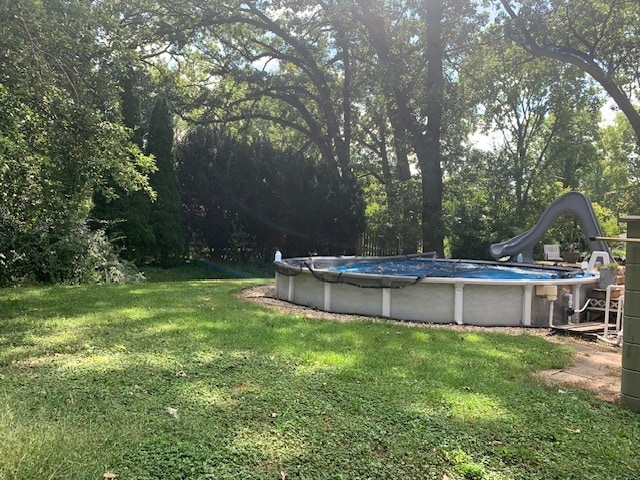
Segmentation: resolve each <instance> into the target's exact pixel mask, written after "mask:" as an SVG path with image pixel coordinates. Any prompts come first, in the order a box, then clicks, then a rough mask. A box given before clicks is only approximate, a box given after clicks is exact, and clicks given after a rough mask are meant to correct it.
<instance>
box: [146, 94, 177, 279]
mask: <svg viewBox="0 0 640 480" xmlns="http://www.w3.org/2000/svg"><path fill="white" fill-rule="evenodd" d="M173 135H174V134H173V118H172V113H171V111H170V110H169V105H168V103H167V100H166V98H159V99H157V100H156V103H155V105H154V108H153V111H152V112H151V119H150V121H149V131H148V134H147V146H146V147H147V148H146V149H147V153H148V154H151V155H153V156H154V157H155V159H156V166H157V171H156V172H154V173H152V174H151V176H150V179H149V180H150V183H151V186H152V187H153V189H154V190H155V192H156V199H155V202H154V203H153V204H152V206H151V216H150V218H149V224H150V227H151V228H152V230H153V234H154V237H155V240H156V242H155V245H154V250H155V251H154V254H155V255H154V258H155V260H156V262H157V263H158V264H159V265H160V266H161V267H165V268H168V267H174V266H176V265H178V264H179V263H180V262H182V261H183V258H184V255H185V252H186V235H185V231H184V227H183V226H182V215H181V213H182V205H181V202H180V192H179V190H178V178H177V176H176V170H175V164H174V159H173Z"/></svg>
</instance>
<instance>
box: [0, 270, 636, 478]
mask: <svg viewBox="0 0 640 480" xmlns="http://www.w3.org/2000/svg"><path fill="white" fill-rule="evenodd" d="M256 282H258V280H199V281H188V280H187V281H176V282H164V283H162V282H160V283H146V284H140V285H129V286H83V287H55V288H18V289H5V290H0V452H1V455H0V479H1V480H5V479H7V480H8V479H25V480H26V479H29V480H41V479H97V480H99V479H101V478H103V474H104V473H105V472H112V473H114V474H117V478H118V479H119V480H125V479H139V480H142V479H145V480H146V479H252V478H254V479H274V480H282V479H283V478H285V476H286V478H287V479H289V480H293V479H302V478H305V479H324V478H326V479H340V478H344V479H365V478H372V479H389V478H394V479H430V478H433V479H438V480H442V479H444V478H448V479H450V480H453V479H462V478H467V479H527V480H530V479H562V480H566V479H599V480H600V479H631V478H640V455H638V451H640V415H638V414H634V413H631V412H628V411H625V410H623V409H621V408H619V407H616V406H613V405H610V404H607V403H604V402H601V401H599V400H597V399H596V398H595V397H594V396H592V395H591V394H589V393H586V392H583V391H580V390H575V391H574V390H569V391H567V392H565V393H563V392H561V391H559V390H558V389H557V388H553V387H546V386H543V385H541V384H539V383H538V382H537V381H535V380H534V378H533V373H534V372H535V371H536V370H539V369H542V368H551V367H560V366H563V365H567V364H568V363H569V362H570V361H571V360H570V359H571V351H570V350H568V349H567V348H566V347H563V346H561V345H558V344H555V343H548V342H546V341H545V340H544V339H543V338H540V337H536V336H528V335H525V336H518V337H513V336H508V335H503V334H499V333H495V332H488V333H470V332H464V333H461V332H460V331H453V330H449V329H445V328H434V329H427V328H412V327H411V326H399V325H397V324H384V323H378V322H373V321H362V322H352V323H332V322H329V321H319V320H308V319H304V318H301V317H292V316H286V315H283V314H279V313H275V312H273V311H269V310H265V309H263V308H260V307H258V306H256V305H254V304H251V303H246V302H244V301H242V300H241V299H239V298H237V296H236V293H237V292H238V291H239V290H240V289H241V288H242V287H245V286H249V285H252V284H255V283H256Z"/></svg>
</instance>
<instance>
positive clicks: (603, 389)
mask: <svg viewBox="0 0 640 480" xmlns="http://www.w3.org/2000/svg"><path fill="white" fill-rule="evenodd" d="M241 296H242V297H243V298H245V299H247V300H249V301H252V302H255V303H258V304H260V305H264V306H266V307H269V308H273V309H274V310H277V311H279V312H281V313H286V314H288V315H297V316H302V317H304V318H316V319H326V320H333V321H336V322H349V321H361V320H362V319H364V318H367V319H370V318H371V317H363V316H360V315H346V314H340V313H329V312H323V311H321V310H317V309H315V308H310V307H304V306H301V305H295V304H293V303H289V302H285V301H283V300H279V299H277V298H276V297H275V287H274V286H273V285H261V286H258V287H251V288H246V289H244V290H243V291H242V293H241ZM375 320H377V321H380V322H387V323H388V322H391V323H401V324H404V325H407V323H408V322H398V321H394V320H387V319H375ZM411 325H413V326H415V327H416V328H448V329H454V330H460V331H487V330H489V329H491V330H494V331H500V332H502V333H507V334H509V335H521V334H524V333H525V332H526V333H527V334H528V335H539V336H541V337H545V338H546V339H547V340H548V341H550V342H558V343H561V344H563V345H568V346H569V347H571V348H573V349H574V350H575V351H576V354H575V357H574V363H573V365H572V366H570V367H568V368H564V369H560V370H542V371H540V372H538V373H537V374H536V376H537V377H538V378H540V379H541V380H542V381H544V382H545V383H548V384H551V385H557V386H558V389H559V390H562V389H564V388H566V389H569V388H580V389H583V390H588V391H591V392H594V393H595V394H596V395H597V397H598V398H600V399H601V400H604V401H607V402H613V403H617V402H618V400H619V397H620V375H621V370H622V349H621V348H619V347H613V346H610V345H606V344H603V343H596V342H590V341H586V340H582V339H578V338H574V337H569V336H565V335H553V336H550V335H549V330H547V329H545V328H533V329H532V328H520V327H478V326H473V325H451V324H447V325H439V324H416V323H412V324H411Z"/></svg>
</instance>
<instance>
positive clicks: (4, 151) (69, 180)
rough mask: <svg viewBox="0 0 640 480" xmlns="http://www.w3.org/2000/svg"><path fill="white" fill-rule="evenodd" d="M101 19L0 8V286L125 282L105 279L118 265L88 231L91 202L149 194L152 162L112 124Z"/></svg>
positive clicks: (72, 10) (53, 9)
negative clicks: (95, 197) (118, 194)
mask: <svg viewBox="0 0 640 480" xmlns="http://www.w3.org/2000/svg"><path fill="white" fill-rule="evenodd" d="M102 20H104V18H102V17H101V15H100V12H99V9H98V8H97V7H96V6H95V5H93V4H86V3H82V4H81V3H77V2H75V3H74V2H71V3H68V2H67V3H65V2H62V3H59V2H39V1H32V0H16V1H11V2H3V3H2V4H0V31H2V35H0V52H2V53H0V186H1V187H2V188H0V218H1V221H2V223H3V225H5V230H4V232H3V233H2V236H1V238H2V240H1V241H0V255H2V256H3V257H4V268H3V272H2V274H1V275H2V283H3V284H7V283H10V282H14V281H24V280H27V281H38V282H58V281H62V282H71V283H75V282H80V281H88V280H96V279H98V278H100V279H101V280H103V281H109V280H112V279H115V277H119V276H120V274H122V276H127V274H126V273H125V270H127V267H126V266H124V265H119V266H115V267H114V268H115V269H116V270H117V271H118V272H120V273H118V274H116V273H113V272H112V273H108V272H111V267H107V264H114V265H115V264H116V263H117V261H116V260H114V259H113V249H112V248H111V247H110V246H109V245H108V244H107V243H105V242H104V241H103V240H104V239H103V237H102V236H101V235H102V233H101V232H95V233H91V232H89V231H88V229H87V228H86V225H85V223H86V215H87V210H88V205H89V200H90V197H91V195H92V193H93V192H94V191H96V190H97V191H100V192H102V193H103V194H104V195H105V196H107V197H108V196H111V195H112V194H113V193H114V187H116V186H117V187H119V188H121V189H123V190H125V191H130V190H136V189H148V179H147V176H146V174H147V173H148V172H149V170H150V169H151V168H152V166H153V160H152V159H151V158H150V157H148V156H145V155H143V154H142V152H141V150H140V149H139V148H138V147H137V146H136V145H135V144H133V143H132V142H131V131H129V130H128V129H127V128H125V127H124V126H123V125H122V124H121V123H120V118H119V115H118V109H117V105H118V97H117V88H116V86H115V85H114V83H113V82H112V75H113V73H114V70H113V68H114V67H115V65H116V64H115V62H112V61H109V58H112V57H113V51H112V50H111V47H110V46H109V45H108V42H105V41H103V40H104V37H103V35H101V34H99V33H98V32H100V31H102V30H101V29H102V28H103V27H104V24H102V23H101V21H102ZM102 33H103V34H104V35H106V32H104V31H102ZM97 248H103V249H104V250H103V251H102V252H101V253H98V252H96V249H97ZM96 256H97V257H101V259H98V258H97V257H96ZM96 269H103V270H102V272H103V273H101V274H97V273H96Z"/></svg>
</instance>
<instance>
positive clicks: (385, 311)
mask: <svg viewBox="0 0 640 480" xmlns="http://www.w3.org/2000/svg"><path fill="white" fill-rule="evenodd" d="M382 316H383V317H387V318H389V317H391V289H390V288H383V289H382Z"/></svg>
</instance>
